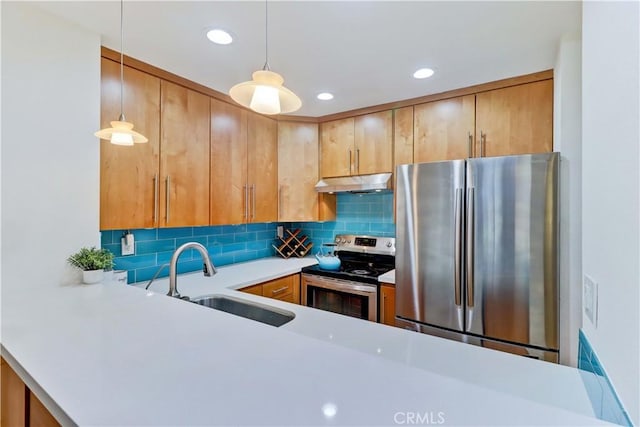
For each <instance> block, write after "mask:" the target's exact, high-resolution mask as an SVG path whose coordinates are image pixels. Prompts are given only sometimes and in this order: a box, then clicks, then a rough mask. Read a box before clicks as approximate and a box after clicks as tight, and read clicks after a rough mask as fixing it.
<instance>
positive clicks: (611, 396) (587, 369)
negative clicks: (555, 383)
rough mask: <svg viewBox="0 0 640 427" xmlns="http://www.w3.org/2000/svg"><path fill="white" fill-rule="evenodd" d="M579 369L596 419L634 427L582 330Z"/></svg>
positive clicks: (579, 344) (579, 340) (579, 342)
mask: <svg viewBox="0 0 640 427" xmlns="http://www.w3.org/2000/svg"><path fill="white" fill-rule="evenodd" d="M578 369H580V370H581V372H580V374H581V376H582V380H583V382H584V385H585V388H586V390H587V394H588V395H589V400H591V405H592V406H593V412H594V413H595V415H596V417H598V418H599V419H601V420H605V421H609V422H612V423H615V424H620V425H623V426H632V425H633V424H632V423H631V418H630V417H629V414H627V412H626V411H625V410H624V407H623V406H622V404H621V403H620V400H619V399H618V396H617V395H616V392H615V390H614V388H613V386H612V385H611V382H610V381H609V377H608V376H607V374H606V372H605V370H604V368H603V367H602V364H601V363H600V360H599V359H598V357H597V356H596V353H595V351H593V348H591V344H590V343H589V341H588V340H587V337H586V336H585V335H584V333H583V332H582V330H580V334H579V338H578Z"/></svg>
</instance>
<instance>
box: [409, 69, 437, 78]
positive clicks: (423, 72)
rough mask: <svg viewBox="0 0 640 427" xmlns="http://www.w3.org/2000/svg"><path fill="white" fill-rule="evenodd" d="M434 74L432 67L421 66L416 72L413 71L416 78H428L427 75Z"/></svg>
mask: <svg viewBox="0 0 640 427" xmlns="http://www.w3.org/2000/svg"><path fill="white" fill-rule="evenodd" d="M431 76H433V70H432V69H431V68H420V69H419V70H417V71H416V72H415V73H413V77H415V78H416V79H426V78H427V77H431Z"/></svg>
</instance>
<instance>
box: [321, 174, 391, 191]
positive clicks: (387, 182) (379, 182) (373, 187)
mask: <svg viewBox="0 0 640 427" xmlns="http://www.w3.org/2000/svg"><path fill="white" fill-rule="evenodd" d="M390 190H391V174H390V173H377V174H373V175H353V176H341V177H337V178H323V179H321V180H320V181H318V183H317V184H316V191H317V192H318V193H345V192H350V193H373V192H380V191H390Z"/></svg>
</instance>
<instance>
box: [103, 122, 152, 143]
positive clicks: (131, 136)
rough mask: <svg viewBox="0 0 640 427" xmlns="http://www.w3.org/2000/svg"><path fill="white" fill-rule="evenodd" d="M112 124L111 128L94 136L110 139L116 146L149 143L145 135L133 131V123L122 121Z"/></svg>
mask: <svg viewBox="0 0 640 427" xmlns="http://www.w3.org/2000/svg"><path fill="white" fill-rule="evenodd" d="M110 123H111V127H110V128H105V129H100V130H99V131H98V132H96V133H95V134H94V135H95V136H97V137H98V138H100V139H108V140H109V141H110V142H111V143H112V144H115V145H133V144H134V143H140V142H148V141H149V140H148V139H147V138H146V137H145V136H144V135H142V134H140V133H138V132H135V131H134V130H133V123H129V122H125V121H120V120H114V121H112V122H110Z"/></svg>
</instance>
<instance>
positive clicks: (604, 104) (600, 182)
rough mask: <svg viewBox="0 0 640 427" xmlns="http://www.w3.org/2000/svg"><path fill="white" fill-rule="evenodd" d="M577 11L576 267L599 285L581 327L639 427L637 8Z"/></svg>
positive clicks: (599, 6) (607, 5) (620, 5)
mask: <svg viewBox="0 0 640 427" xmlns="http://www.w3.org/2000/svg"><path fill="white" fill-rule="evenodd" d="M582 13H583V19H582V135H583V150H582V203H583V209H582V256H583V257H582V265H583V270H584V273H585V274H587V275H589V276H590V277H592V278H593V279H595V281H596V282H597V283H598V284H599V287H598V297H599V298H598V300H599V302H598V321H597V327H596V326H595V325H593V324H592V323H591V322H590V320H589V319H588V318H586V317H584V318H583V328H584V332H585V335H586V337H587V339H588V340H589V342H590V343H591V344H592V346H593V349H594V351H595V352H596V354H597V355H598V357H599V358H600V361H601V362H602V364H603V365H604V368H605V370H606V372H607V373H608V375H609V377H610V379H611V380H612V382H613V385H614V387H615V389H616V391H617V393H618V395H619V396H620V398H621V399H622V403H623V405H624V406H625V408H626V409H627V411H628V412H629V414H630V415H631V418H632V421H633V422H634V424H636V425H640V403H639V402H640V386H639V384H638V383H639V381H640V380H639V377H640V375H639V364H640V350H639V349H640V338H639V337H640V317H639V315H638V312H639V311H640V304H639V301H640V290H639V289H640V266H639V263H638V260H639V259H640V206H639V203H640V194H639V187H638V184H639V182H640V176H639V170H640V148H639V146H640V121H639V119H640V101H639V99H640V96H639V95H640V66H639V63H640V57H639V54H640V39H639V37H640V36H639V34H640V31H639V30H638V29H639V28H640V3H639V2H637V1H634V2H591V1H588V2H584V3H583V10H582Z"/></svg>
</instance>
